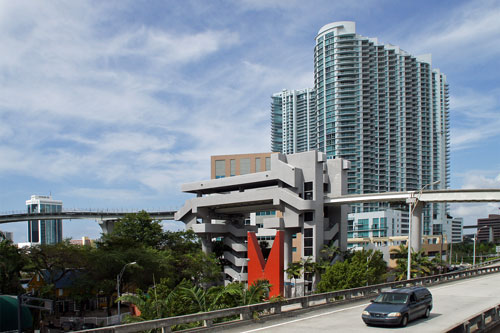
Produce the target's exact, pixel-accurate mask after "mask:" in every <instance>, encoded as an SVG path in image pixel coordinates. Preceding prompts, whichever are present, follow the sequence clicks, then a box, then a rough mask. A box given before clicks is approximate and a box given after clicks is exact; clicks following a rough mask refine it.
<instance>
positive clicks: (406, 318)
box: [401, 314, 408, 327]
mask: <svg viewBox="0 0 500 333" xmlns="http://www.w3.org/2000/svg"><path fill="white" fill-rule="evenodd" d="M406 325H408V315H407V314H405V315H404V316H403V318H402V319H401V327H406Z"/></svg>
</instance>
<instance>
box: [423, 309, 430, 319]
mask: <svg viewBox="0 0 500 333" xmlns="http://www.w3.org/2000/svg"><path fill="white" fill-rule="evenodd" d="M430 315H431V308H430V307H427V309H425V313H424V318H429V316H430Z"/></svg>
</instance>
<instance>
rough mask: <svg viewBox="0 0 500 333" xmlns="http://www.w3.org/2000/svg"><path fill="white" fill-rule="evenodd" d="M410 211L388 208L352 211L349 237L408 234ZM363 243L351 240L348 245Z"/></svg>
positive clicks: (348, 217)
mask: <svg viewBox="0 0 500 333" xmlns="http://www.w3.org/2000/svg"><path fill="white" fill-rule="evenodd" d="M408 225H409V219H408V212H407V211H402V210H394V209H386V210H381V211H374V212H364V213H351V214H349V215H348V216H347V238H348V239H356V238H379V237H394V236H408ZM358 246H361V244H357V243H353V242H349V244H348V247H349V248H351V247H354V248H356V247H358Z"/></svg>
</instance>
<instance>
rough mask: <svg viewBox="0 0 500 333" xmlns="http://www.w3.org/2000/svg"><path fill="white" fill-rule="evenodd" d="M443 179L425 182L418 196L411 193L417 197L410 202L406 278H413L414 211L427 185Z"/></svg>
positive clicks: (437, 182) (435, 183)
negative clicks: (412, 242)
mask: <svg viewBox="0 0 500 333" xmlns="http://www.w3.org/2000/svg"><path fill="white" fill-rule="evenodd" d="M440 182H441V181H439V180H436V181H435V182H432V183H429V184H425V185H424V186H423V187H422V188H421V189H420V191H419V193H418V196H417V197H413V194H415V192H412V193H411V197H410V199H415V200H414V201H413V200H410V201H409V203H410V207H409V213H410V216H409V226H408V242H407V243H408V267H407V272H406V279H407V280H410V279H411V225H412V216H413V211H414V210H415V208H416V207H417V205H418V201H419V200H420V197H421V196H422V192H423V191H424V189H425V188H426V187H427V186H433V185H437V184H439V183H440Z"/></svg>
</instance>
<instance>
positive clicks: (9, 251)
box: [0, 233, 27, 295]
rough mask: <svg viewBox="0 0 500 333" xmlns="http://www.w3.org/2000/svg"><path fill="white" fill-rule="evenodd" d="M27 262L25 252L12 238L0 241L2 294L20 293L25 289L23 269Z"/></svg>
mask: <svg viewBox="0 0 500 333" xmlns="http://www.w3.org/2000/svg"><path fill="white" fill-rule="evenodd" d="M0 234H1V233H0ZM26 262H27V259H26V256H25V254H24V252H23V251H22V250H21V249H18V248H17V246H15V245H14V244H13V243H12V242H11V241H10V240H7V239H3V240H1V241H0V294H8V295H9V294H10V295H18V294H19V293H20V292H22V291H23V288H22V286H21V270H22V269H23V267H24V265H25V264H26Z"/></svg>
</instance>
